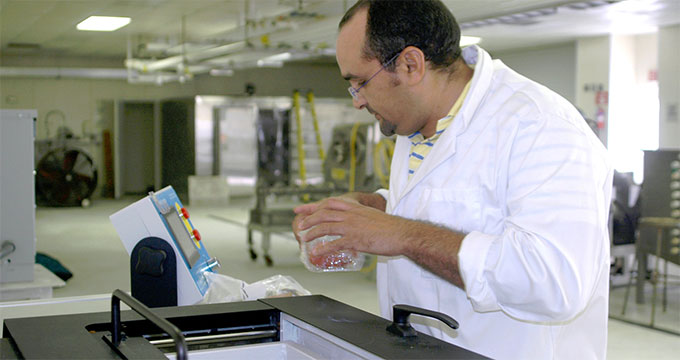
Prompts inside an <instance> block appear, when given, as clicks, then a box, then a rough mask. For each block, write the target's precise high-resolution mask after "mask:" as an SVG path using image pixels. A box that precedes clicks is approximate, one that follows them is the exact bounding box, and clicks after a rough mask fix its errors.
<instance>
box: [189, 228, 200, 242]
mask: <svg viewBox="0 0 680 360" xmlns="http://www.w3.org/2000/svg"><path fill="white" fill-rule="evenodd" d="M191 233H192V234H194V239H196V240H198V241H201V233H199V232H198V230H196V229H194V231H192V232H191Z"/></svg>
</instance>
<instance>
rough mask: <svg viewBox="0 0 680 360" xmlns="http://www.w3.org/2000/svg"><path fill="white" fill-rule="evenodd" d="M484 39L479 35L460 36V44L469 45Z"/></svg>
mask: <svg viewBox="0 0 680 360" xmlns="http://www.w3.org/2000/svg"><path fill="white" fill-rule="evenodd" d="M481 41H482V38H480V37H477V36H461V37H460V46H461V47H462V46H468V45H475V44H479V43H480V42H481Z"/></svg>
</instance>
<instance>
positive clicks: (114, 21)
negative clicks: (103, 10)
mask: <svg viewBox="0 0 680 360" xmlns="http://www.w3.org/2000/svg"><path fill="white" fill-rule="evenodd" d="M129 23H130V18H129V17H120V16H90V17H89V18H87V19H85V20H83V21H81V22H80V23H79V24H78V25H76V28H77V29H78V30H83V31H114V30H118V29H120V28H122V27H123V26H125V25H127V24H129Z"/></svg>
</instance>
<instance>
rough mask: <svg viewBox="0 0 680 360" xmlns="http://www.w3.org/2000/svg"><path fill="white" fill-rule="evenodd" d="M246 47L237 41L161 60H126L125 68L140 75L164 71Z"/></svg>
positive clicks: (243, 42) (243, 43) (242, 42)
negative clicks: (185, 62)
mask: <svg viewBox="0 0 680 360" xmlns="http://www.w3.org/2000/svg"><path fill="white" fill-rule="evenodd" d="M246 47H248V45H247V44H246V42H245V41H238V42H235V43H231V44H226V45H221V46H216V47H213V48H209V49H206V50H201V51H196V52H193V53H187V54H186V55H176V56H171V57H168V58H165V59H161V60H142V59H134V58H128V59H126V60H125V67H127V68H131V69H135V70H137V71H140V72H142V73H153V72H157V71H161V70H165V69H173V70H174V69H176V68H177V66H178V65H181V64H182V63H183V62H184V61H185V59H186V61H187V62H188V63H193V62H199V61H203V60H208V59H211V58H215V57H219V56H224V55H228V54H230V53H234V52H238V51H241V50H243V49H245V48H246Z"/></svg>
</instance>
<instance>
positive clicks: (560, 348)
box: [378, 46, 613, 359]
mask: <svg viewBox="0 0 680 360" xmlns="http://www.w3.org/2000/svg"><path fill="white" fill-rule="evenodd" d="M463 57H464V59H465V60H466V62H467V63H470V64H472V63H476V66H475V70H474V76H473V78H472V84H471V87H470V90H469V93H468V95H467V97H466V99H465V102H464V104H463V107H462V108H461V110H460V111H459V113H458V115H457V116H456V117H455V119H454V120H453V123H452V124H451V125H450V126H449V128H448V129H447V130H446V131H445V132H444V133H443V134H442V136H441V138H440V139H439V140H438V141H437V143H436V144H435V146H434V147H433V149H432V151H431V152H430V154H429V155H428V156H427V157H426V158H425V160H424V161H423V163H422V164H421V166H420V168H419V169H418V170H417V171H416V172H415V174H414V175H413V177H412V179H411V180H408V154H409V149H410V145H411V144H410V142H409V141H408V139H407V138H406V137H404V136H400V137H398V139H397V143H396V148H395V151H394V156H393V160H392V169H391V178H390V190H389V191H386V190H381V191H379V193H381V195H383V196H385V197H386V199H387V209H386V211H387V212H388V213H390V214H394V215H399V216H402V217H406V218H410V219H416V220H426V221H428V222H432V223H436V224H440V225H442V226H445V227H447V228H450V229H453V230H456V231H460V232H463V233H466V234H468V235H467V236H465V239H464V240H463V244H462V246H461V249H460V251H459V254H458V256H459V261H460V271H461V275H462V278H463V281H464V283H465V290H462V289H460V288H458V287H455V286H453V285H452V284H451V283H449V282H447V281H445V280H443V279H441V278H439V277H438V276H436V275H434V274H432V273H430V272H428V271H427V270H425V269H424V268H422V267H420V266H418V265H416V264H415V263H413V262H412V261H410V260H409V259H407V258H405V257H393V258H381V259H380V262H379V264H378V294H379V300H380V307H381V312H382V315H383V316H384V317H386V318H391V317H392V310H391V309H392V305H394V304H398V303H404V304H409V305H414V306H419V307H423V308H426V309H430V310H435V311H440V312H443V313H446V314H448V315H450V316H452V317H453V318H455V319H456V320H458V321H459V322H460V328H459V329H458V330H457V331H453V330H451V329H449V328H448V327H446V326H445V325H443V324H441V323H440V322H438V321H430V320H429V319H427V318H423V317H417V316H411V322H412V323H414V324H415V327H416V329H418V330H420V331H423V332H426V333H429V334H431V335H433V336H435V337H438V338H441V339H443V340H446V341H449V342H451V343H454V344H457V345H459V346H462V347H464V348H467V349H470V350H473V351H476V352H479V353H481V354H484V355H486V356H490V357H492V358H498V359H502V358H507V359H604V358H605V354H606V340H607V312H608V310H607V309H608V274H609V265H610V264H609V240H608V236H609V235H608V230H607V219H608V213H609V204H610V197H611V185H612V174H613V170H612V169H611V166H610V165H609V161H608V160H607V156H606V151H605V149H604V147H603V146H602V144H601V143H600V142H599V140H598V139H597V137H596V136H594V134H593V133H592V131H591V130H590V128H589V127H588V126H587V124H586V122H585V121H584V120H583V118H582V117H581V116H580V115H579V113H578V112H577V110H576V109H575V108H574V107H573V106H571V105H570V104H569V103H568V102H567V101H566V100H565V99H563V98H562V97H560V96H559V95H557V94H555V93H553V92H552V91H550V90H548V89H547V88H545V87H543V86H541V85H540V84H537V83H535V82H532V81H530V80H528V79H526V78H525V77H523V76H521V75H519V74H517V73H516V72H514V71H512V70H511V69H509V68H508V67H506V66H505V65H504V64H503V63H502V62H500V61H499V60H492V59H491V57H490V56H489V54H488V53H486V52H485V51H484V50H482V49H480V48H478V47H476V46H472V47H468V48H466V49H464V51H463ZM453 255H454V254H451V256H453ZM418 324H420V325H418Z"/></svg>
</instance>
